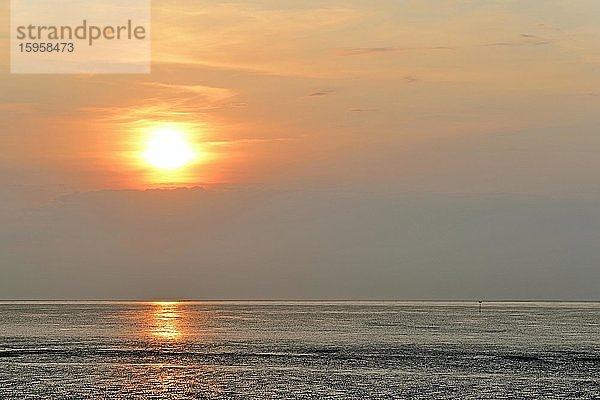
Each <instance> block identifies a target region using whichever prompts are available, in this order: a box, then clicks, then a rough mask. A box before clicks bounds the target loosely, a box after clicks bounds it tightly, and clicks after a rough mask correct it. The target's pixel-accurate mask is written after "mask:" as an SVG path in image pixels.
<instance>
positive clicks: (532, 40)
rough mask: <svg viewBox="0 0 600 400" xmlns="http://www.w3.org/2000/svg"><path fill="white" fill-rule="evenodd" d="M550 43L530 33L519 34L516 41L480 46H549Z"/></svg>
mask: <svg viewBox="0 0 600 400" xmlns="http://www.w3.org/2000/svg"><path fill="white" fill-rule="evenodd" d="M551 43H552V41H551V40H549V39H546V38H543V37H540V36H536V35H532V34H530V33H521V34H519V38H518V39H516V40H508V41H498V42H491V43H485V44H482V46H488V47H489V46H492V47H493V46H542V45H548V44H551Z"/></svg>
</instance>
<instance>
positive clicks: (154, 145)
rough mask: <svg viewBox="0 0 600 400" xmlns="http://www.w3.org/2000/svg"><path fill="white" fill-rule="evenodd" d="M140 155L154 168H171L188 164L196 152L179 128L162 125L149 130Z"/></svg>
mask: <svg viewBox="0 0 600 400" xmlns="http://www.w3.org/2000/svg"><path fill="white" fill-rule="evenodd" d="M142 156H143V158H144V160H145V161H146V162H147V163H148V164H150V165H151V166H153V167H155V168H159V169H163V170H172V169H177V168H181V167H184V166H186V165H188V164H190V163H191V162H192V161H194V159H196V157H197V156H198V154H197V153H196V151H194V148H193V146H192V145H191V144H190V143H189V141H188V140H187V138H186V135H185V134H184V133H183V132H182V131H181V130H179V129H177V128H173V127H162V128H158V129H155V130H154V131H152V132H151V134H150V136H149V138H148V140H147V142H146V146H145V150H144V152H143V154H142Z"/></svg>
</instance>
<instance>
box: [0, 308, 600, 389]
mask: <svg viewBox="0 0 600 400" xmlns="http://www.w3.org/2000/svg"><path fill="white" fill-rule="evenodd" d="M477 308H478V306H477V304H476V303H457V302H454V303H437V302H332V303H326V302H300V303H297V302H286V303H275V302H181V303H141V302H120V303H116V302H86V303H83V302H63V303H61V302H46V303H39V302H38V303H18V302H4V303H0V399H38V398H43V399H61V400H62V399H400V398H411V399H420V398H422V399H431V398H435V399H443V398H469V399H486V398H489V399H513V398H520V399H526V398H532V399H533V398H561V399H562V398H583V399H586V398H587V399H595V398H600V303H484V304H483V309H482V312H481V313H479V312H478V309H477Z"/></svg>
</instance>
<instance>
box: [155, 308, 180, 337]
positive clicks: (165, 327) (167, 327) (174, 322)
mask: <svg viewBox="0 0 600 400" xmlns="http://www.w3.org/2000/svg"><path fill="white" fill-rule="evenodd" d="M153 305H154V307H155V309H154V323H153V327H152V334H153V335H154V336H155V337H158V338H161V339H165V340H176V339H179V338H180V337H181V336H182V335H183V331H182V329H181V324H180V320H181V312H180V311H179V308H178V307H179V303H178V302H175V301H161V302H155V303H153Z"/></svg>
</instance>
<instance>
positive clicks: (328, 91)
mask: <svg viewBox="0 0 600 400" xmlns="http://www.w3.org/2000/svg"><path fill="white" fill-rule="evenodd" d="M333 93H335V90H333V89H322V90H317V91H315V92H311V93H309V94H307V95H306V97H320V96H327V95H328V94H333Z"/></svg>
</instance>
